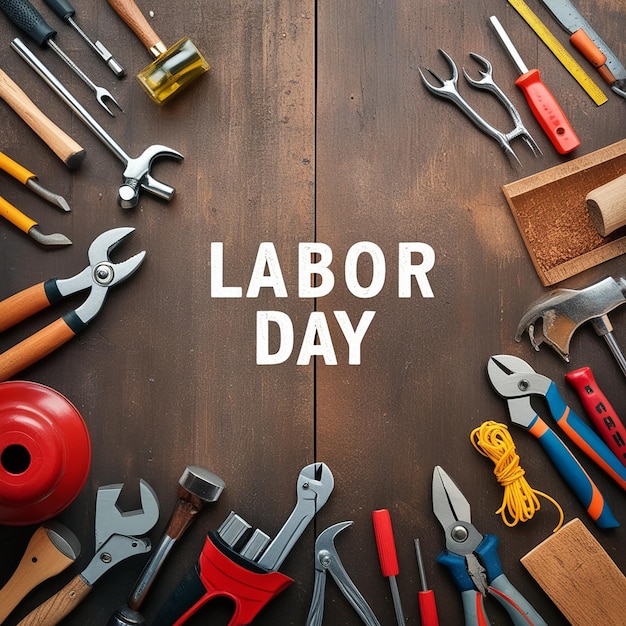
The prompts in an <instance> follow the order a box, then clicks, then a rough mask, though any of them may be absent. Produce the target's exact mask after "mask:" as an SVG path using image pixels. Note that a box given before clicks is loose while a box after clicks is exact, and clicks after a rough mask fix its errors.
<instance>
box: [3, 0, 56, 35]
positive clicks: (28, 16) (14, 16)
mask: <svg viewBox="0 0 626 626" xmlns="http://www.w3.org/2000/svg"><path fill="white" fill-rule="evenodd" d="M0 9H2V11H3V12H4V14H5V15H6V16H7V17H8V18H9V19H10V20H11V21H12V22H13V24H15V25H16V26H17V27H18V28H19V29H21V30H22V31H24V32H25V33H26V34H27V35H28V36H29V37H31V38H32V39H33V40H34V41H36V42H37V43H38V44H39V45H40V46H44V45H45V43H46V42H47V41H48V39H50V38H51V37H54V36H55V35H56V34H57V31H56V30H54V28H52V27H51V26H49V25H48V23H47V22H46V20H44V19H43V16H42V15H41V13H39V11H37V9H36V8H35V7H34V6H33V5H32V4H31V3H30V2H28V0H0Z"/></svg>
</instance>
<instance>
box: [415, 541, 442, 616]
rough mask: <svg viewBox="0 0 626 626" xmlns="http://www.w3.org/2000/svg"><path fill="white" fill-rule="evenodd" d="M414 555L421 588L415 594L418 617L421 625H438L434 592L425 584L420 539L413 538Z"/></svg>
mask: <svg viewBox="0 0 626 626" xmlns="http://www.w3.org/2000/svg"><path fill="white" fill-rule="evenodd" d="M415 556H416V557H417V567H418V569H419V573H420V582H421V584H422V590H421V591H420V592H419V593H418V595H417V601H418V603H419V607H420V619H421V621H422V626H439V616H438V615H437V604H436V603H435V593H434V591H433V590H432V589H429V588H428V585H427V584H426V574H425V573H424V561H423V559H422V551H421V549H420V540H419V539H416V540H415Z"/></svg>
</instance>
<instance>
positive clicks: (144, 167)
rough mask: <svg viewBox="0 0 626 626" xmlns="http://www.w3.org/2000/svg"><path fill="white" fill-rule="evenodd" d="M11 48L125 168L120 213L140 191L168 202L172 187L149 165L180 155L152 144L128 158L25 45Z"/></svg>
mask: <svg viewBox="0 0 626 626" xmlns="http://www.w3.org/2000/svg"><path fill="white" fill-rule="evenodd" d="M11 47H12V48H13V49H14V50H15V51H16V52H17V53H18V54H19V55H20V56H21V57H22V59H24V61H26V63H27V64H28V65H29V66H30V67H31V69H33V70H34V71H35V72H36V73H37V74H38V75H39V76H40V77H41V78H42V79H43V80H44V81H45V82H46V84H47V85H48V86H49V87H50V88H51V89H52V90H53V91H54V92H55V93H56V94H57V96H59V97H60V98H61V100H63V102H65V104H67V106H69V107H70V109H72V111H74V113H76V115H77V116H78V117H79V118H80V119H81V120H82V121H83V122H84V123H85V124H86V125H87V126H88V127H89V128H90V129H91V130H92V132H93V133H94V134H95V135H96V137H98V139H100V141H102V143H104V145H105V146H106V147H107V148H109V150H111V152H113V154H114V155H115V156H116V157H117V158H118V159H119V160H120V161H121V162H122V163H123V164H124V166H125V169H124V173H123V176H124V183H123V185H122V186H121V187H120V188H119V190H118V204H119V205H120V206H121V207H122V208H123V209H131V208H133V207H135V206H137V203H138V202H139V192H140V191H141V189H145V190H146V191H148V192H150V193H151V194H153V195H155V196H157V197H158V198H162V199H163V200H171V198H172V196H173V195H174V191H175V190H174V187H170V186H169V185H166V184H164V183H161V182H160V181H158V180H156V179H155V178H154V177H153V176H152V174H151V170H152V163H153V162H154V161H155V160H156V159H158V158H162V157H171V158H174V159H179V160H182V159H183V155H182V154H180V152H176V150H172V149H171V148H168V147H167V146H162V145H159V144H155V145H152V146H148V147H147V148H146V149H145V150H144V151H143V152H142V153H141V154H140V155H139V156H138V157H135V158H131V157H130V156H129V155H128V154H127V153H126V152H125V151H124V150H123V149H122V148H121V146H120V145H119V144H118V143H117V142H116V141H115V140H114V139H113V137H111V135H109V133H107V132H106V130H104V128H102V126H101V125H100V124H98V122H97V121H96V120H95V119H94V118H93V117H92V116H91V115H90V114H89V113H88V112H87V110H86V109H85V108H84V107H83V106H82V105H81V104H80V102H78V100H76V98H74V96H73V95H72V94H71V93H70V92H69V91H68V90H67V89H66V88H65V86H64V85H63V84H62V83H61V81H59V80H58V78H56V76H54V74H53V73H52V72H51V71H50V70H49V69H48V68H47V67H46V66H45V65H44V64H43V63H42V62H41V61H40V60H39V59H38V58H37V57H36V56H35V55H34V54H33V52H32V51H31V50H29V48H28V47H27V46H26V45H25V44H24V42H22V41H21V40H20V39H18V38H15V39H14V40H13V41H12V42H11Z"/></svg>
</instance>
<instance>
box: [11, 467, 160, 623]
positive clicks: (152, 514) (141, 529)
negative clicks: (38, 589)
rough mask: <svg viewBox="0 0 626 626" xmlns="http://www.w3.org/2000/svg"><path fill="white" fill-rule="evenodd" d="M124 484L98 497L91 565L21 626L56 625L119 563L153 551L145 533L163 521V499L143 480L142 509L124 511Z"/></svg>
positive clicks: (104, 490)
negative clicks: (120, 501) (121, 500)
mask: <svg viewBox="0 0 626 626" xmlns="http://www.w3.org/2000/svg"><path fill="white" fill-rule="evenodd" d="M123 487H124V485H123V484H115V485H105V486H104V487H100V488H99V489H98V493H97V496H96V519H95V544H96V545H95V549H96V552H95V554H94V556H93V558H92V559H91V561H90V562H89V564H88V565H87V567H86V568H85V569H84V570H83V571H82V572H81V573H80V574H78V575H77V576H75V577H74V578H73V579H72V580H71V581H70V582H69V583H68V584H67V585H66V586H65V587H64V588H63V589H61V590H60V591H58V592H57V593H56V594H55V595H53V596H52V597H51V598H48V600H46V601H45V602H44V603H43V604H40V605H39V606H38V607H37V608H36V609H35V610H33V611H31V612H30V613H29V614H28V615H27V616H26V617H25V618H24V619H23V620H22V621H21V622H20V623H19V625H18V626H54V625H55V624H58V623H59V622H60V621H61V620H62V619H63V618H64V617H65V616H67V615H69V613H71V612H72V611H73V610H74V609H75V608H76V606H78V604H79V603H80V602H82V601H83V600H84V598H85V597H86V596H87V595H88V594H89V593H90V591H91V589H92V587H93V586H94V584H95V583H96V581H98V580H99V579H100V578H101V577H102V576H103V575H104V574H106V573H107V572H108V571H109V570H110V569H111V568H112V567H115V566H116V565H117V564H118V563H121V562H122V561H124V560H126V559H128V558H130V557H131V556H137V555H140V554H145V553H147V552H149V551H150V549H151V544H150V540H149V539H147V538H145V537H141V536H140V535H145V534H147V533H148V532H150V530H152V528H153V527H154V525H155V524H156V523H157V522H158V520H159V500H158V498H157V496H156V493H154V491H153V489H152V487H150V485H149V484H148V483H147V482H146V481H145V480H143V479H142V480H140V481H139V493H140V496H141V508H140V509H136V510H134V511H124V512H122V511H121V510H120V509H119V508H118V506H117V500H118V498H119V496H120V494H121V492H122V488H123Z"/></svg>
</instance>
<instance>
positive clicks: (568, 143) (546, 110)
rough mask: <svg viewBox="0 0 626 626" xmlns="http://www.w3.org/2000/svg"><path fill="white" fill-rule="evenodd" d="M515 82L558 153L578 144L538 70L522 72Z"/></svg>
mask: <svg viewBox="0 0 626 626" xmlns="http://www.w3.org/2000/svg"><path fill="white" fill-rule="evenodd" d="M515 84H516V85H517V86H518V87H519V88H520V89H521V90H522V91H523V92H524V96H525V97H526V100H527V101H528V105H529V106H530V109H531V111H532V112H533V115H534V116H535V118H536V120H537V121H538V122H539V124H540V125H541V128H543V132H544V133H545V134H546V135H547V136H548V138H549V139H550V141H551V142H552V145H553V146H554V147H555V148H556V151H557V152H558V153H559V154H567V153H568V152H571V151H572V150H575V149H576V148H578V146H579V145H580V139H578V137H577V135H576V133H575V132H574V129H573V128H572V126H571V124H570V123H569V121H568V119H567V117H565V113H563V110H562V109H561V107H560V106H559V103H558V102H557V101H556V98H555V97H554V96H553V95H552V93H551V92H550V90H549V89H548V88H547V87H546V86H545V84H544V83H543V81H542V80H541V75H540V74H539V70H530V71H528V72H526V73H525V74H522V75H521V76H520V77H519V78H518V79H517V80H516V81H515Z"/></svg>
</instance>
